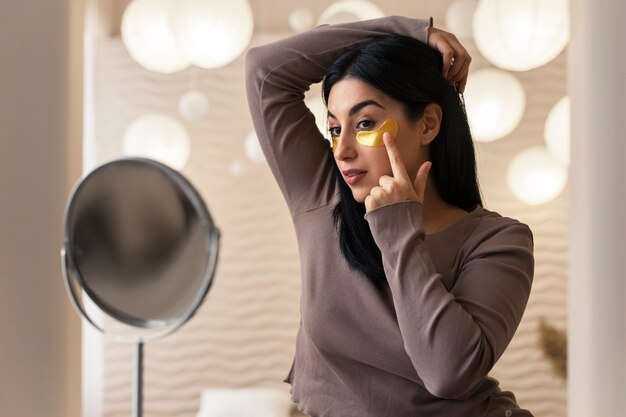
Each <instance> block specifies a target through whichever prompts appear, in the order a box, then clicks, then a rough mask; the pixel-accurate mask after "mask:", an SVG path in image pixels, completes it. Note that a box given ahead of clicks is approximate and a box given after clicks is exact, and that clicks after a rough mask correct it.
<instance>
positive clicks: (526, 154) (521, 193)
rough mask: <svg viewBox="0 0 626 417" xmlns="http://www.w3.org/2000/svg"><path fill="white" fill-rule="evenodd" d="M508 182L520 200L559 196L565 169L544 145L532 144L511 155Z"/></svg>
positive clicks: (537, 200) (528, 201) (539, 200)
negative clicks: (512, 156)
mask: <svg viewBox="0 0 626 417" xmlns="http://www.w3.org/2000/svg"><path fill="white" fill-rule="evenodd" d="M506 179H507V184H508V186H509V189H510V190H511V192H512V193H513V195H514V196H515V197H516V198H517V199H518V200H520V201H522V202H524V203H526V204H531V205H536V204H543V203H547V202H548V201H550V200H552V199H554V198H555V197H556V196H558V195H559V194H560V193H561V191H563V188H565V184H566V183H567V170H566V169H565V167H564V166H563V165H561V164H560V163H559V162H558V161H557V160H556V158H554V156H552V154H551V153H550V152H549V151H548V150H547V149H546V148H545V147H543V146H533V147H530V148H528V149H526V150H524V151H522V152H520V153H519V154H518V155H517V156H515V157H514V158H513V160H512V161H511V164H510V165H509V168H508V170H507V176H506Z"/></svg>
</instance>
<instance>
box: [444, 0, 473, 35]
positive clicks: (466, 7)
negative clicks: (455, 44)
mask: <svg viewBox="0 0 626 417" xmlns="http://www.w3.org/2000/svg"><path fill="white" fill-rule="evenodd" d="M476 6H478V0H454V1H453V2H452V3H451V4H450V5H449V6H448V8H447V9H446V26H447V28H448V30H449V31H450V32H452V33H454V34H455V35H456V36H457V37H458V38H459V39H470V38H471V37H472V22H473V16H474V11H475V10H476Z"/></svg>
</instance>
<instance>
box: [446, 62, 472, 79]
mask: <svg viewBox="0 0 626 417" xmlns="http://www.w3.org/2000/svg"><path fill="white" fill-rule="evenodd" d="M471 62H472V59H471V58H470V57H469V56H468V57H467V59H465V60H464V61H463V62H462V63H459V66H458V71H457V73H456V74H454V75H453V76H451V77H450V79H449V80H448V81H450V82H451V83H452V84H456V83H459V82H461V80H467V76H468V74H469V66H470V63H471ZM454 64H455V66H456V62H455V63H454Z"/></svg>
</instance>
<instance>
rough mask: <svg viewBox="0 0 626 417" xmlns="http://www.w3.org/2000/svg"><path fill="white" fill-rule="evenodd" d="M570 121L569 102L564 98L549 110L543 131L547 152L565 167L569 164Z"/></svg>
mask: <svg viewBox="0 0 626 417" xmlns="http://www.w3.org/2000/svg"><path fill="white" fill-rule="evenodd" d="M570 120H571V116H570V100H569V97H568V96H565V97H563V98H562V99H560V100H559V101H558V102H557V103H556V104H555V105H554V107H553V108H552V110H550V113H549V114H548V118H547V119H546V126H545V129H544V131H543V138H544V140H545V141H546V146H547V147H548V150H549V151H550V153H552V155H554V157H555V158H556V159H558V161H559V162H560V163H562V164H563V165H565V166H568V165H569V162H570V142H571V134H570Z"/></svg>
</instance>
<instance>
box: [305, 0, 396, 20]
mask: <svg viewBox="0 0 626 417" xmlns="http://www.w3.org/2000/svg"><path fill="white" fill-rule="evenodd" d="M383 16H385V13H383V11H382V10H381V9H380V8H379V7H378V6H376V5H375V4H374V3H372V2H370V1H366V0H341V1H337V2H335V3H333V4H331V5H330V6H328V8H327V9H326V10H324V11H323V12H322V14H321V15H320V17H319V19H318V21H317V24H318V25H323V24H328V25H333V24H337V23H348V22H356V21H359V20H368V19H376V18H378V17H383Z"/></svg>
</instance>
